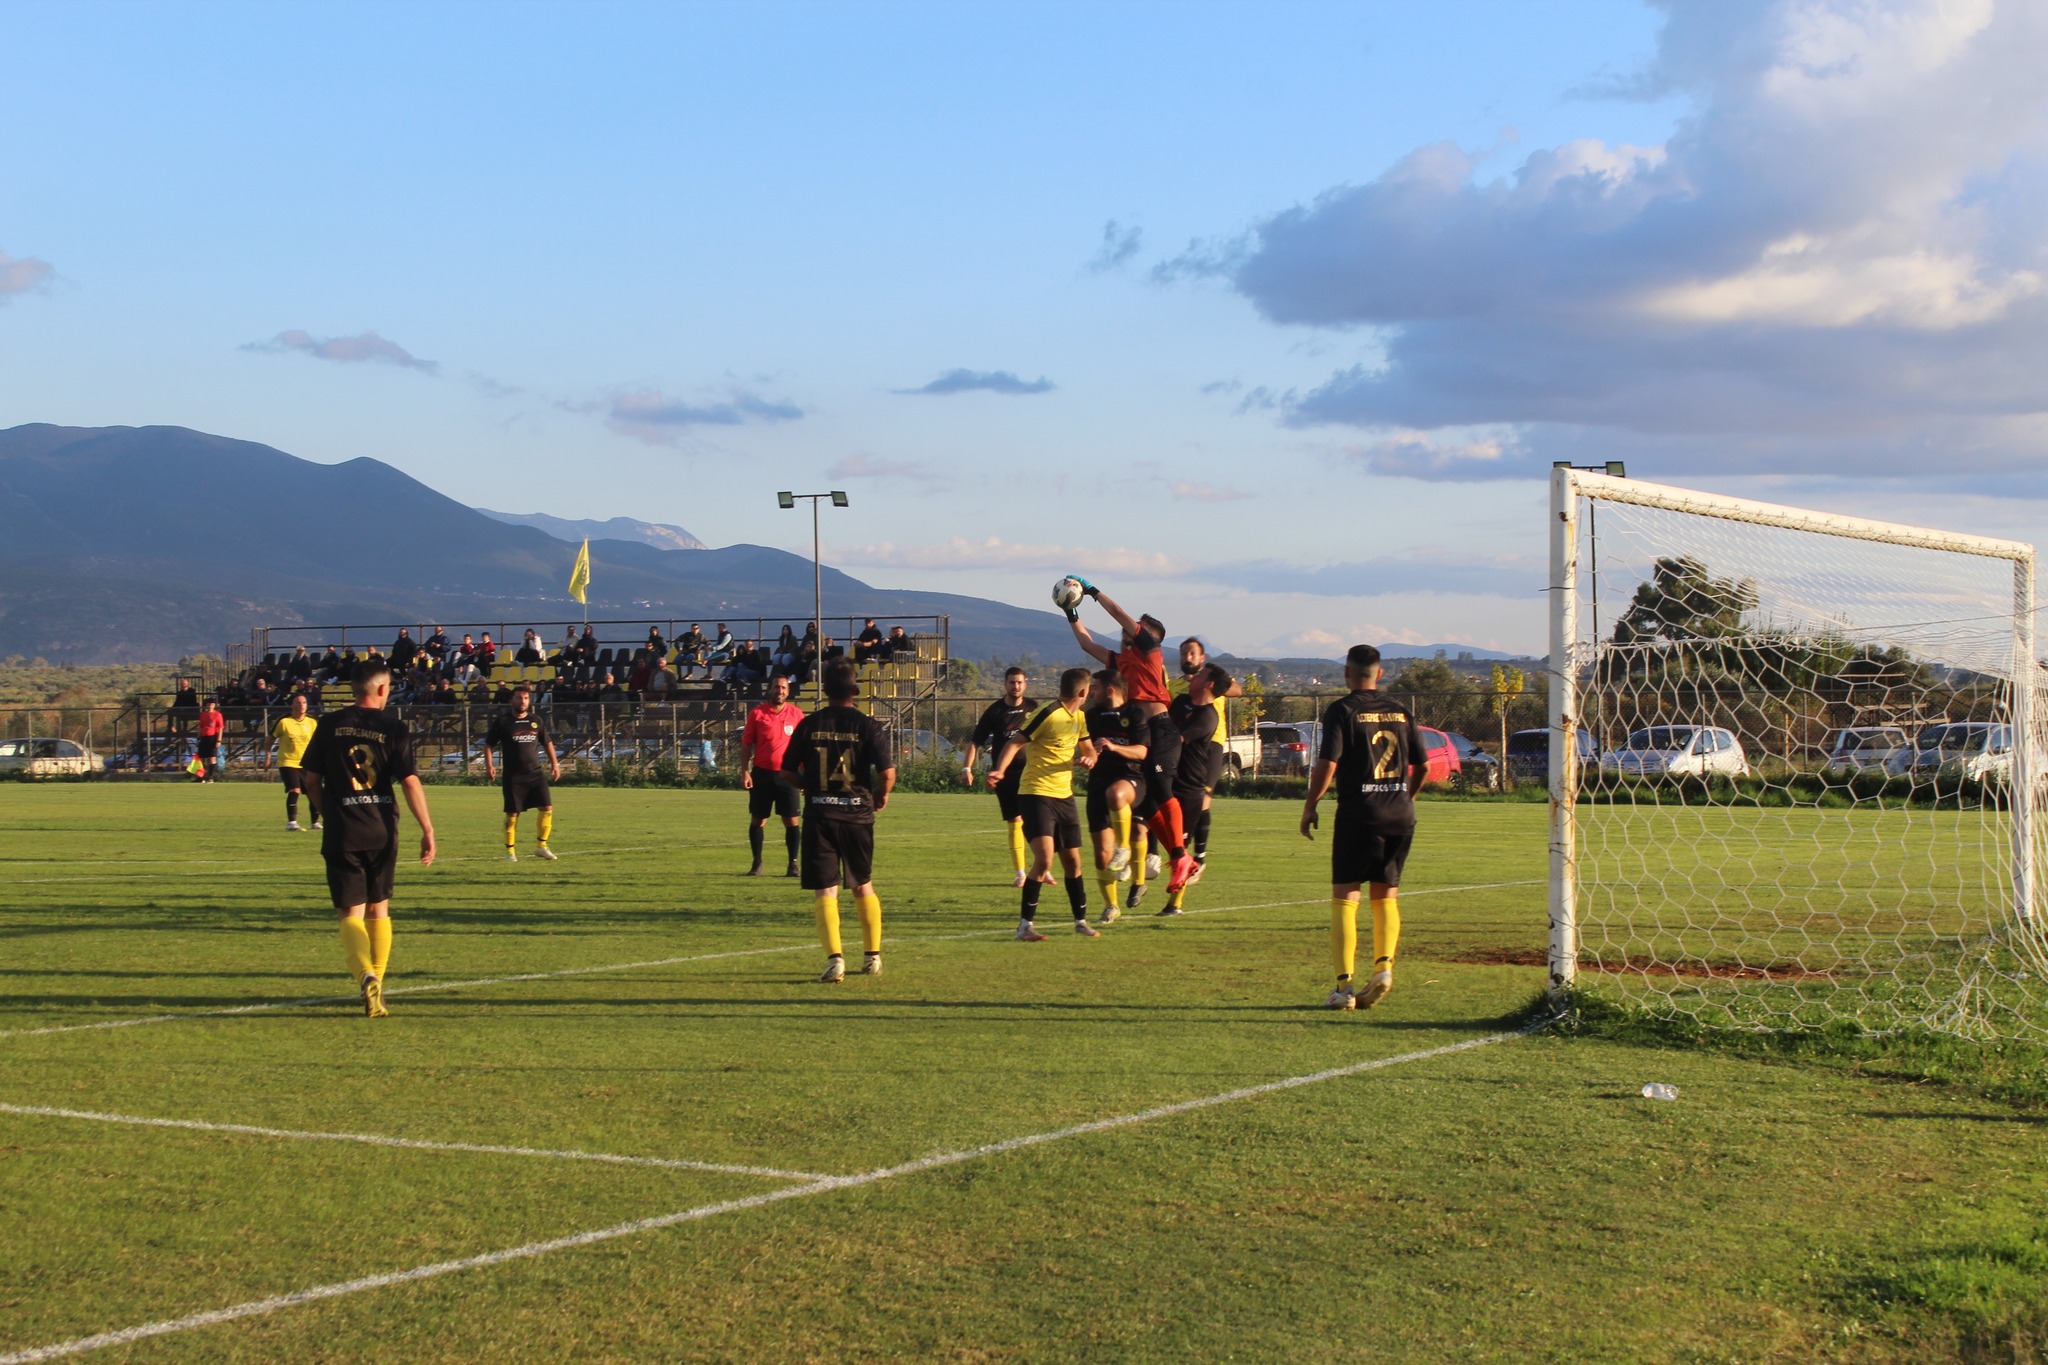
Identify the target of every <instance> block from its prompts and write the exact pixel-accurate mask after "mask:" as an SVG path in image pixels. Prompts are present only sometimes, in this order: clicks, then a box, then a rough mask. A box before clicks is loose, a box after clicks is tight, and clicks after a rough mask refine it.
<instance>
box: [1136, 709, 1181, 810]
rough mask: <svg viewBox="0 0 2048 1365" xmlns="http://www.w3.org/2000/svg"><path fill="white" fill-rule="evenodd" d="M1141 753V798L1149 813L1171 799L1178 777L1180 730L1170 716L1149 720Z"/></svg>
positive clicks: (1161, 715)
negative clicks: (1142, 780)
mask: <svg viewBox="0 0 2048 1365" xmlns="http://www.w3.org/2000/svg"><path fill="white" fill-rule="evenodd" d="M1147 744H1148V746H1149V747H1148V748H1147V750H1146V753H1145V795H1146V796H1147V797H1148V798H1149V799H1150V801H1151V804H1152V807H1153V809H1157V808H1158V807H1160V806H1163V805H1165V804H1166V803H1167V802H1168V801H1170V800H1172V799H1173V784H1174V779H1175V778H1176V777H1178V776H1179V775H1180V730H1179V729H1178V728H1177V727H1176V726H1175V725H1174V723H1173V718H1172V717H1171V716H1168V715H1165V714H1164V713H1161V714H1160V715H1156V716H1154V717H1152V720H1151V723H1150V729H1149V730H1148V732H1147Z"/></svg>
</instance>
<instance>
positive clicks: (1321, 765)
mask: <svg viewBox="0 0 2048 1365" xmlns="http://www.w3.org/2000/svg"><path fill="white" fill-rule="evenodd" d="M1336 780H1337V765H1336V763H1335V762H1334V761H1333V760H1331V759H1327V758H1319V759H1317V760H1316V766H1315V770H1314V771H1313V772H1311V773H1310V774H1309V777H1308V800H1307V801H1305V802H1304V803H1302V807H1301V837H1302V838H1304V839H1314V838H1315V837H1316V803H1317V802H1318V801H1321V800H1322V799H1323V797H1324V796H1325V795H1326V794H1327V793H1328V792H1329V790H1330V784H1331V783H1332V782H1334V781H1336Z"/></svg>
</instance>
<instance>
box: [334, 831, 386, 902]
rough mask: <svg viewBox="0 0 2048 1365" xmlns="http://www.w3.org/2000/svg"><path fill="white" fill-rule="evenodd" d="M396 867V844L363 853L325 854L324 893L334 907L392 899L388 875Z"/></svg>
mask: <svg viewBox="0 0 2048 1365" xmlns="http://www.w3.org/2000/svg"><path fill="white" fill-rule="evenodd" d="M397 870H398V845H397V844H396V843H395V842H394V843H389V844H386V845H385V846H384V847H383V848H381V849H372V850H370V851H369V852H366V853H329V854H327V893H328V894H329V895H330V896H332V897H333V898H334V908H335V909H337V910H347V909H349V908H351V907H352V906H357V905H375V904H377V903H378V902H379V901H388V900H390V899H391V875H392V873H394V872H396V871H397Z"/></svg>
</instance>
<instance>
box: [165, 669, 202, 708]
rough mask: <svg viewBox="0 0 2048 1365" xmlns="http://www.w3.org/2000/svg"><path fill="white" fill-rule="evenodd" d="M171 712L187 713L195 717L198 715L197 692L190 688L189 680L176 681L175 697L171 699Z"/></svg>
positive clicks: (190, 681)
mask: <svg viewBox="0 0 2048 1365" xmlns="http://www.w3.org/2000/svg"><path fill="white" fill-rule="evenodd" d="M171 710H173V711H189V712H191V713H192V714H193V715H195V716H196V715H198V714H199V692H198V689H196V688H194V687H193V686H192V680H191V679H190V678H180V679H178V686H177V692H176V695H174V696H173V697H172V698H171Z"/></svg>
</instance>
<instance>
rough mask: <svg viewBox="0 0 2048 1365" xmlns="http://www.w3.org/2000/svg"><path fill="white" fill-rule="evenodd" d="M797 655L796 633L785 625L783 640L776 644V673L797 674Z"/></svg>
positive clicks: (774, 661)
mask: <svg viewBox="0 0 2048 1365" xmlns="http://www.w3.org/2000/svg"><path fill="white" fill-rule="evenodd" d="M796 655H797V644H796V632H795V631H793V630H791V629H790V628H789V627H788V626H786V625H785V626H784V627H783V628H782V638H780V639H778V640H777V641H776V642H775V653H774V655H773V656H772V662H773V664H774V666H775V671H776V672H777V673H794V672H796Z"/></svg>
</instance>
